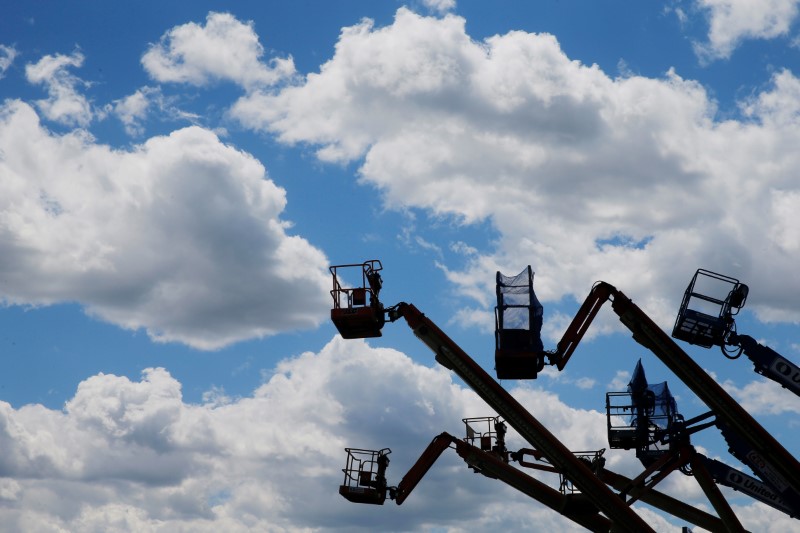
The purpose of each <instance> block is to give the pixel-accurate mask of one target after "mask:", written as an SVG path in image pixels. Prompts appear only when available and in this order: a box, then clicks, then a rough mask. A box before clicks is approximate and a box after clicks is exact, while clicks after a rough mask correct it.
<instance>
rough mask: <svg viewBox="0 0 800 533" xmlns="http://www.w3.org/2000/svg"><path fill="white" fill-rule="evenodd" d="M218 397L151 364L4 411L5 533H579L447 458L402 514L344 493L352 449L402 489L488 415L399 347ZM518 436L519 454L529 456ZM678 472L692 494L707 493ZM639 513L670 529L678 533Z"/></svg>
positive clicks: (532, 399)
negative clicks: (376, 452) (200, 400)
mask: <svg viewBox="0 0 800 533" xmlns="http://www.w3.org/2000/svg"><path fill="white" fill-rule="evenodd" d="M514 393H515V394H516V395H517V397H518V398H519V399H520V401H521V402H522V403H523V404H525V405H526V406H527V407H528V408H529V409H531V411H532V412H533V413H535V414H536V416H537V417H538V418H539V420H540V421H541V422H542V423H544V424H545V425H546V426H547V427H548V428H550V429H551V430H552V431H553V432H554V433H555V434H557V435H558V436H559V437H560V438H562V439H564V440H565V442H569V443H570V445H571V446H575V447H576V448H581V449H598V448H601V447H605V442H604V429H603V428H604V427H605V417H604V415H602V414H601V413H598V412H596V411H582V410H576V409H572V408H570V407H567V406H566V405H564V404H563V403H561V402H560V401H559V400H558V398H557V397H556V396H554V395H552V394H550V393H546V392H544V391H542V390H540V389H534V388H527V387H523V388H520V389H516V390H515V391H514ZM213 396H214V400H213V401H212V400H209V401H208V402H207V403H204V404H188V403H186V402H184V401H183V399H182V395H181V384H180V383H179V382H177V381H176V380H175V379H174V378H173V377H172V376H171V375H170V374H169V372H167V371H166V370H165V369H163V368H151V369H147V370H145V371H144V373H143V374H142V376H141V379H140V380H139V381H132V380H129V379H128V378H126V377H121V376H115V375H109V374H98V375H95V376H92V377H90V378H88V379H86V380H85V381H83V382H82V383H81V384H80V385H79V386H78V388H77V391H76V392H75V394H74V396H73V397H72V398H71V399H70V400H69V401H67V403H66V405H65V406H64V409H63V410H60V411H59V410H51V409H47V408H45V407H43V406H41V405H27V406H24V407H21V408H19V409H14V408H12V407H11V406H10V405H8V404H7V403H3V402H0V445H1V446H2V449H3V450H4V453H3V456H2V457H0V524H2V526H0V530H7V531H56V530H59V529H64V530H70V531H97V530H104V531H107V530H112V529H113V530H117V531H120V530H122V531H219V530H225V531H234V532H235V531H298V530H309V531H310V530H324V531H369V530H374V529H375V528H380V529H381V530H385V531H410V530H417V531H418V530H425V529H429V528H434V527H435V528H440V529H443V530H446V531H490V530H497V528H504V529H511V530H513V529H520V528H528V527H536V528H546V529H550V530H553V531H577V530H579V529H578V528H577V527H575V526H574V524H572V523H571V522H569V521H567V520H565V519H564V518H562V517H561V516H560V515H558V514H557V513H555V512H552V511H550V510H549V509H547V508H544V507H542V506H541V505H539V504H538V503H536V502H534V501H531V500H530V499H528V498H526V497H523V496H521V495H520V494H519V493H517V492H515V491H512V490H510V489H508V488H507V487H505V486H503V485H502V484H501V483H500V482H498V481H496V480H489V479H486V478H483V477H482V476H477V475H475V474H473V473H472V472H471V471H470V470H469V469H468V468H467V467H466V465H464V464H463V463H462V462H461V460H460V459H459V458H458V457H457V456H456V455H455V454H454V453H452V452H448V451H446V452H445V454H444V455H443V457H442V458H441V459H440V461H439V462H437V464H436V465H434V467H433V468H432V469H431V471H430V473H429V474H428V475H427V476H426V477H425V478H424V479H423V481H422V482H421V483H420V485H419V486H418V488H417V489H416V491H415V492H414V493H413V494H412V495H411V496H410V497H409V499H408V501H407V502H406V503H405V504H404V505H403V506H400V507H398V506H396V505H394V504H393V503H392V502H388V503H387V504H386V505H385V506H383V507H373V506H359V505H355V504H351V503H348V502H347V501H345V500H344V499H343V498H341V497H340V496H339V495H338V494H337V488H338V485H339V484H341V482H342V473H341V471H340V468H342V467H343V466H344V458H345V455H344V451H343V448H344V447H345V446H352V447H361V448H368V449H378V448H383V447H391V448H392V449H393V452H392V454H391V456H390V457H391V459H392V462H391V464H390V467H389V470H388V477H389V481H390V483H397V482H398V481H399V480H400V478H401V476H402V475H403V474H404V473H405V471H406V470H407V469H408V468H409V467H410V466H411V464H412V463H413V462H414V461H415V460H416V458H417V456H418V454H420V453H421V452H422V450H423V449H424V447H425V446H426V445H427V444H428V443H429V442H430V440H431V439H432V438H433V436H434V435H437V434H439V433H441V432H442V431H448V432H450V433H451V434H454V435H461V434H462V433H463V426H462V425H461V423H460V419H461V418H463V417H472V416H485V415H491V412H490V410H489V409H488V407H487V406H486V405H485V404H483V402H482V401H481V400H480V399H478V398H477V397H476V396H475V395H474V393H472V392H471V391H468V390H465V389H463V388H462V386H460V385H457V384H455V383H454V382H453V381H452V380H451V377H450V375H449V374H448V373H447V372H446V371H445V370H443V369H441V368H439V367H437V368H429V367H426V366H423V365H420V364H418V363H414V362H413V361H412V360H411V359H410V358H408V357H407V356H405V355H404V354H402V353H400V352H397V351H395V350H390V349H381V348H371V347H369V346H368V345H367V344H366V343H364V342H362V341H342V340H341V339H340V338H338V337H337V338H335V339H333V340H332V341H331V342H330V343H329V344H328V345H327V346H325V347H324V348H323V349H322V350H321V351H320V352H319V353H311V352H308V353H304V354H302V355H300V356H299V357H297V358H294V359H289V360H285V361H283V362H282V363H280V364H279V365H278V367H277V369H276V370H275V372H274V374H273V375H272V376H271V377H270V378H269V379H268V381H266V382H265V383H264V384H263V385H262V386H260V387H259V388H258V389H256V390H255V391H254V392H253V393H252V395H250V396H246V397H240V398H224V395H222V396H220V395H213ZM516 439H517V440H514V437H512V441H511V442H510V446H520V447H521V446H524V443H522V442H521V441H519V440H518V437H516ZM513 449H517V448H516V447H515V448H513ZM609 456H610V465H611V468H612V469H614V470H617V471H622V472H625V471H630V472H628V473H629V474H630V473H631V472H638V471H639V470H640V469H641V467H640V466H637V465H636V464H635V460H632V459H631V457H632V455H631V454H616V455H615V453H609ZM533 475H534V476H535V477H537V478H539V479H541V480H542V481H545V482H546V483H551V484H552V483H557V482H558V481H557V477H555V479H553V478H554V476H548V475H546V474H541V473H539V474H536V473H533ZM675 476H677V477H678V479H677V481H676V483H677V485H675V487H679V488H681V490H682V491H683V494H684V497H687V496H686V495H687V494H692V496H691V497H692V498H694V497H697V494H695V493H693V492H692V491H691V490H688V492H687V489H686V487H687V486H689V485H686V484H690V483H691V480H690V479H689V478H685V477H684V476H679V475H678V474H675ZM672 477H674V476H670V479H672ZM687 480H689V481H687ZM666 483H667V485H669V483H670V481H669V480H668V481H667V482H666ZM695 492H696V491H695ZM501 510H502V512H500V511H501ZM741 511H742V515H741V516H742V517H743V520H744V522H745V526H746V527H747V526H750V524H756V523H757V524H759V525H763V516H769V517H770V519H771V520H772V522H771V524H770V525H769V526H768V527H767V529H763V528H762V529H758V528H756V529H758V530H763V531H777V530H779V528H780V527H783V528H784V529H783V530H784V531H786V530H787V529H786V528H790V527H791V523H790V522H789V520H790V519H788V518H785V517H781V516H780V515H777V513H774V512H772V511H770V510H764V509H762V507H761V506H759V505H755V504H754V505H751V506H749V507H743V508H742V509H741ZM641 512H642V513H643V516H645V517H646V518H647V519H648V520H650V521H651V522H652V523H653V524H654V525H655V526H656V528H657V529H658V530H659V531H669V530H676V531H677V527H675V526H673V525H670V524H668V523H667V522H665V521H664V520H663V518H660V517H659V516H657V515H655V514H653V513H651V512H650V511H648V510H647V509H642V510H641ZM759 514H761V517H759ZM770 528H772V529H770Z"/></svg>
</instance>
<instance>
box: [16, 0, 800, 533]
mask: <svg viewBox="0 0 800 533" xmlns="http://www.w3.org/2000/svg"><path fill="white" fill-rule="evenodd" d="M798 9H799V7H798V2H796V1H794V0H771V1H769V2H761V3H759V4H758V5H757V6H755V5H751V3H750V2H746V1H744V0H715V1H711V0H685V1H671V2H666V3H662V4H657V5H656V4H653V3H647V2H625V3H601V2H536V3H533V2H519V1H511V0H508V1H501V2H495V3H493V4H492V5H491V7H489V6H488V5H487V4H486V3H485V2H477V1H465V0H461V1H454V0H438V1H437V0H424V1H423V0H419V1H414V2H409V3H402V2H394V1H385V2H371V1H370V2H368V1H347V2H311V1H298V2H233V3H219V2H204V1H203V2H192V3H177V2H174V3H169V2H167V3H164V2H159V3H156V2H149V1H148V2H137V3H123V4H119V3H117V4H115V5H112V4H108V5H106V4H103V3H98V2H84V3H77V4H75V3H71V4H69V5H68V4H45V3H30V2H29V3H19V2H18V3H15V4H14V5H9V6H5V7H4V8H3V16H2V17H0V257H2V259H0V302H2V304H3V305H2V307H0V323H2V327H0V349H1V350H2V355H3V357H2V362H3V363H2V364H3V366H2V372H0V449H3V450H4V451H5V453H4V454H3V457H2V458H0V524H7V526H0V528H2V527H8V528H9V529H8V530H9V531H13V530H27V531H55V530H58V529H59V528H63V529H67V530H73V531H88V530H109V529H115V530H135V531H159V530H191V531H203V530H220V529H222V530H226V531H248V530H259V531H263V530H269V531H294V530H301V529H308V530H320V531H351V530H353V529H357V528H362V529H364V530H373V529H375V528H376V527H378V528H380V529H385V530H395V531H408V530H414V531H430V530H436V531H439V530H447V531H450V530H452V531H461V530H469V531H475V530H489V529H497V528H498V527H506V528H510V529H512V530H513V529H520V528H523V527H531V524H538V526H537V527H541V528H544V527H549V528H551V529H553V530H555V531H562V530H570V528H572V527H573V526H572V524H571V523H570V522H568V521H566V520H564V519H563V518H561V517H560V516H558V515H556V514H555V513H552V512H550V511H549V510H547V509H546V508H544V507H542V506H539V505H538V504H536V503H532V502H531V501H530V500H527V499H525V498H522V497H521V496H519V495H517V494H514V493H513V492H511V491H510V490H509V489H506V488H505V487H502V486H499V484H498V483H496V482H492V481H490V480H485V479H482V478H481V479H478V478H477V476H471V475H470V472H469V471H468V470H467V469H466V468H465V467H464V466H463V464H460V463H459V461H457V460H456V459H455V458H453V457H447V456H445V457H444V458H443V459H442V463H441V464H440V465H438V466H437V467H435V468H434V470H432V471H431V473H430V475H429V477H427V478H426V479H425V480H424V481H423V483H422V484H421V485H420V486H419V488H418V489H417V490H418V492H419V494H414V495H413V496H412V497H411V498H410V499H409V500H408V502H407V503H405V504H404V505H403V506H402V507H399V508H398V507H396V506H394V505H393V504H390V505H387V506H386V507H385V508H380V509H375V508H367V509H365V508H364V507H360V506H355V505H352V504H348V503H347V502H345V501H344V500H343V499H342V498H340V497H339V496H338V495H337V494H336V488H337V486H338V484H339V482H340V480H339V477H340V469H341V468H342V466H343V465H344V453H343V448H344V447H345V446H355V447H365V448H383V447H387V446H388V447H391V448H392V449H393V450H394V452H393V455H392V457H393V462H392V466H391V467H390V472H389V474H390V476H389V477H390V482H392V481H393V482H395V483H396V482H397V481H399V479H400V477H401V476H402V474H403V473H404V472H405V469H406V468H408V466H410V465H411V462H412V461H413V459H414V458H415V456H416V454H418V453H419V452H420V451H421V450H422V449H423V447H424V446H425V445H426V444H427V443H428V442H429V440H430V439H431V438H432V437H433V436H434V435H436V434H438V433H440V432H442V431H445V430H446V431H449V432H451V433H453V434H456V435H458V434H460V432H461V423H460V419H461V418H463V417H472V416H484V415H487V414H489V412H488V411H489V409H488V407H487V406H485V405H484V404H482V402H481V401H480V400H479V399H477V397H476V396H475V395H474V394H472V393H471V391H469V390H468V389H465V388H464V386H463V385H462V384H461V383H460V382H459V381H458V380H457V379H455V378H454V377H452V376H451V375H449V374H448V373H447V372H446V371H444V370H443V369H441V368H437V367H436V366H435V363H434V361H433V358H432V357H430V354H429V352H428V351H427V349H426V348H425V347H424V346H423V345H422V344H420V343H419V342H418V341H417V340H416V339H415V338H414V337H413V335H412V334H411V333H410V331H408V330H407V329H406V328H405V327H404V326H403V325H402V324H393V325H389V326H387V327H386V328H385V330H384V336H383V337H381V338H380V339H372V340H370V341H369V342H362V341H342V340H341V339H339V338H338V337H337V335H336V331H335V328H334V327H333V325H332V324H331V323H330V322H329V320H328V311H329V307H330V305H331V302H330V298H329V296H328V292H327V291H328V290H329V289H330V279H329V274H328V271H327V267H328V265H331V264H342V263H352V262H360V261H363V260H367V259H373V258H378V259H381V260H382V262H383V265H384V268H385V270H384V291H383V299H384V302H385V303H386V304H387V305H391V304H394V303H397V302H399V301H407V302H413V303H414V304H415V305H416V306H417V307H419V308H420V309H421V310H423V311H424V312H425V313H426V314H427V315H428V316H429V317H431V318H433V319H434V320H435V321H436V322H437V323H438V324H439V325H440V326H441V327H442V328H443V329H445V330H446V331H447V332H448V334H450V336H451V337H453V338H454V339H455V340H456V341H457V342H459V343H460V344H461V345H462V347H464V348H465V349H466V350H467V351H468V352H470V353H471V354H472V355H473V357H474V358H475V359H476V360H477V361H478V362H479V363H481V364H482V365H483V366H484V367H485V368H487V369H491V368H492V365H493V349H494V344H493V335H492V330H493V316H492V308H493V305H494V279H495V277H494V274H495V272H496V271H497V270H500V271H502V272H503V273H505V274H508V275H513V274H516V273H517V272H519V271H521V270H522V269H523V268H524V267H525V266H526V265H529V264H530V265H532V267H533V269H534V271H535V272H536V278H535V288H536V290H537V294H538V296H539V299H540V300H541V301H542V303H543V304H544V308H545V311H544V313H545V326H544V344H545V346H546V347H554V346H555V344H556V342H557V341H558V339H559V338H560V336H561V334H562V332H563V331H564V329H565V328H566V325H567V323H568V321H569V319H570V318H571V317H572V316H573V314H574V313H575V311H576V310H577V307H578V305H579V303H580V302H581V301H582V300H583V298H584V297H585V296H586V294H588V292H589V290H590V288H591V286H592V284H593V283H594V282H595V281H597V280H604V281H607V282H610V283H612V284H614V285H615V286H616V287H618V288H619V289H620V290H622V291H623V292H625V293H626V294H627V295H628V296H629V297H631V298H633V299H634V300H635V301H636V302H637V303H638V304H639V305H640V307H642V308H643V309H644V310H645V311H646V312H647V313H648V314H650V316H652V317H653V319H654V320H656V321H657V322H658V323H659V324H660V325H661V326H662V327H663V328H664V329H665V330H668V331H669V330H670V329H671V327H672V322H673V321H674V318H675V314H676V312H677V309H678V305H679V303H680V299H681V297H682V295H683V291H684V289H685V288H686V285H687V284H688V283H689V280H690V279H691V276H692V275H693V273H694V271H695V270H696V269H697V268H707V269H710V270H712V271H717V272H721V273H723V274H727V275H730V276H734V277H737V278H739V279H740V280H742V281H743V282H744V283H747V284H748V285H749V286H750V290H751V292H750V297H749V299H748V304H747V307H746V308H745V311H743V312H742V314H741V315H740V317H739V319H738V327H739V332H740V333H746V334H749V335H751V336H753V337H755V338H757V339H758V340H759V341H761V342H763V343H766V344H768V345H770V346H771V347H773V348H774V349H776V350H777V351H778V352H780V353H782V354H783V355H784V356H786V357H787V358H789V359H792V360H794V361H798V360H800V353H799V352H800V343H799V342H798V339H800V335H798V323H800V308H798V306H797V303H796V298H795V295H796V294H798V293H800V276H798V274H797V272H796V265H797V262H798V258H799V257H800V229H798V228H800V218H799V215H798V212H800V182H798V179H797V170H798V168H800V158H798V156H797V150H796V146H797V141H800V120H799V119H798V117H800V78H798V76H800V65H798V31H797V28H798V25H797V15H798ZM686 349H687V352H688V353H690V354H691V355H692V356H693V357H695V358H696V359H697V360H698V361H699V362H700V363H701V365H703V366H704V368H706V369H707V370H708V371H709V372H710V373H712V375H714V376H715V378H716V379H717V380H718V381H719V382H720V383H721V384H723V386H725V387H726V388H727V389H728V390H729V391H730V392H731V394H732V395H733V396H734V397H735V398H736V399H737V400H738V401H740V402H741V403H742V405H743V406H745V407H746V408H747V409H748V410H749V411H750V412H751V413H753V415H754V416H755V417H756V418H757V419H758V420H759V422H760V423H762V424H763V425H764V426H765V427H766V428H767V429H768V430H769V431H771V432H772V433H773V434H774V435H775V436H776V438H778V439H779V440H780V441H781V442H782V443H783V444H784V446H786V447H787V449H788V450H789V451H790V452H791V453H793V454H794V455H795V456H797V455H798V453H800V447H798V445H797V441H798V439H797V431H798V425H797V415H798V413H800V400H798V398H797V397H795V396H794V395H792V394H791V393H788V392H787V391H785V390H782V389H781V388H780V387H779V386H777V385H776V384H774V383H772V382H769V381H766V380H764V379H763V378H761V377H759V376H758V375H756V374H755V373H754V372H753V371H752V366H751V365H750V363H749V362H747V361H745V360H744V358H742V359H740V360H736V361H729V360H727V359H725V358H723V357H722V355H721V354H719V353H718V351H716V350H708V351H706V350H702V349H699V348H694V347H687V348H686ZM639 358H642V361H643V364H644V366H645V369H646V371H647V375H648V378H649V379H650V380H651V381H653V382H656V381H664V380H666V381H668V382H669V384H670V388H671V390H673V392H674V393H675V394H676V396H677V399H678V406H679V408H680V409H681V411H682V412H683V413H684V414H685V415H686V416H687V417H690V416H695V415H698V414H701V413H702V412H704V411H705V409H704V406H703V405H702V404H701V403H700V402H699V401H698V400H697V399H696V398H695V397H694V396H693V394H692V393H691V392H690V391H689V390H688V389H686V388H685V387H684V386H683V385H682V384H681V383H680V382H679V381H678V380H677V378H675V377H673V376H671V375H670V374H669V372H668V370H667V369H666V368H665V367H664V366H663V365H661V363H660V362H659V361H658V360H657V359H656V358H655V357H654V356H652V354H649V353H647V352H646V351H645V350H644V349H643V348H641V347H640V346H639V345H637V344H636V343H635V342H633V341H632V340H631V339H630V335H629V333H628V332H626V331H625V330H623V329H622V327H621V326H620V324H619V322H618V321H617V319H616V317H615V315H613V313H611V312H610V310H604V311H603V312H601V314H600V315H599V316H598V318H597V320H596V322H595V324H594V326H593V328H592V329H591V331H590V334H589V338H587V339H586V340H585V341H584V343H583V344H581V346H580V347H579V348H578V351H577V352H576V354H575V356H574V357H573V358H572V360H571V361H570V364H569V366H568V367H567V368H566V369H565V370H564V372H562V373H560V374H558V373H557V372H554V371H551V370H547V371H546V372H545V373H544V374H543V375H542V376H540V378H539V379H538V380H536V381H534V382H525V383H522V382H513V381H512V382H506V383H505V384H504V385H505V386H506V387H508V388H509V389H511V390H512V391H513V392H514V394H515V395H516V396H517V397H518V398H519V399H520V401H522V402H523V403H524V404H525V405H526V406H528V407H529V408H530V409H531V411H532V412H533V413H534V414H535V415H536V416H537V417H538V418H539V419H540V420H542V421H543V423H545V425H547V426H548V427H549V428H551V430H552V431H553V432H554V433H555V434H557V435H559V436H560V437H561V438H563V440H564V441H565V442H566V443H567V445H568V446H569V447H570V448H573V449H597V448H602V447H607V442H606V440H605V429H604V428H605V415H604V413H603V405H604V399H605V398H604V393H605V392H606V391H616V390H624V388H625V385H626V384H627V380H628V379H629V377H630V373H631V371H632V370H633V368H634V366H635V364H636V361H637V360H638V359H639ZM714 431H715V430H706V431H705V432H703V433H701V434H699V435H696V436H695V437H694V438H693V442H694V443H695V444H696V446H697V447H698V448H699V449H701V450H702V451H703V452H704V453H706V454H707V455H709V456H712V457H717V458H719V459H720V460H723V461H727V462H729V463H730V464H733V465H735V466H737V467H738V468H742V469H744V467H742V466H741V465H737V463H736V460H735V459H733V458H732V457H730V456H729V455H728V454H727V450H726V447H725V445H724V443H723V442H722V441H721V439H720V438H719V436H718V435H716V434H714ZM512 444H513V443H512ZM516 444H517V445H518V446H520V447H521V446H523V443H521V442H517V443H516ZM609 458H610V464H611V465H612V467H613V468H614V469H616V470H618V471H620V472H622V473H626V474H628V475H636V474H637V473H638V472H639V471H641V466H640V465H639V463H638V462H637V461H636V460H635V458H634V457H632V455H631V454H629V453H628V454H626V453H623V452H617V451H614V452H609ZM455 487H458V488H459V490H458V491H455V490H454V489H455ZM664 490H665V491H668V492H670V493H673V494H678V495H680V497H681V498H684V499H686V500H687V501H691V502H693V503H695V504H696V505H698V506H701V507H702V506H704V507H705V508H708V507H709V506H708V503H707V501H705V500H704V498H703V495H702V492H701V491H700V490H699V489H698V488H697V486H696V483H694V481H693V480H692V479H691V478H686V477H684V476H681V475H680V474H674V475H672V476H670V477H669V478H668V479H667V480H666V481H665V482H664ZM433 495H436V496H435V501H434V500H433V498H434V496H433ZM726 495H727V496H729V497H730V499H731V501H732V502H733V504H734V505H735V509H736V511H737V514H738V515H739V516H740V519H741V520H742V522H743V523H744V525H745V527H747V528H748V529H750V530H754V531H769V530H774V531H786V530H787V529H788V528H792V527H794V528H796V527H797V522H796V521H794V520H791V519H788V518H787V517H785V516H783V515H781V514H779V513H777V512H775V511H772V510H771V509H769V508H766V507H764V506H762V505H760V504H757V503H753V502H752V501H751V500H748V499H746V498H743V497H741V496H740V495H737V494H733V493H728V492H726ZM309 503H313V504H314V505H313V506H312V507H313V509H311V510H309ZM637 509H638V508H637ZM640 512H641V513H642V515H643V516H644V517H645V518H646V519H648V520H649V521H650V522H651V523H653V524H655V525H656V526H657V529H658V530H659V531H662V530H663V531H669V530H679V528H680V527H681V526H683V525H686V524H682V523H679V522H678V521H675V520H674V519H672V518H670V517H667V516H663V515H661V514H659V513H657V512H655V511H653V510H652V509H649V508H647V507H642V508H641V510H640Z"/></svg>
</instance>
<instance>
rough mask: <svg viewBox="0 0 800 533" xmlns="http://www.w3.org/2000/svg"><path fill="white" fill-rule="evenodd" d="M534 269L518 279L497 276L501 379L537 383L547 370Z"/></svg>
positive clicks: (497, 353)
mask: <svg viewBox="0 0 800 533" xmlns="http://www.w3.org/2000/svg"><path fill="white" fill-rule="evenodd" d="M543 310H544V308H543V307H542V304H541V303H539V300H538V299H537V298H536V294H535V293H534V292H533V270H531V267H530V265H528V267H527V268H526V269H525V270H523V271H522V272H520V273H519V274H517V275H516V276H511V277H509V276H504V275H503V274H501V273H500V272H497V307H495V352H494V354H495V355H494V362H495V370H496V371H497V377H498V379H534V378H536V376H537V374H538V373H539V371H540V370H542V368H543V367H544V347H543V345H542V339H541V331H542V315H543Z"/></svg>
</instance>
